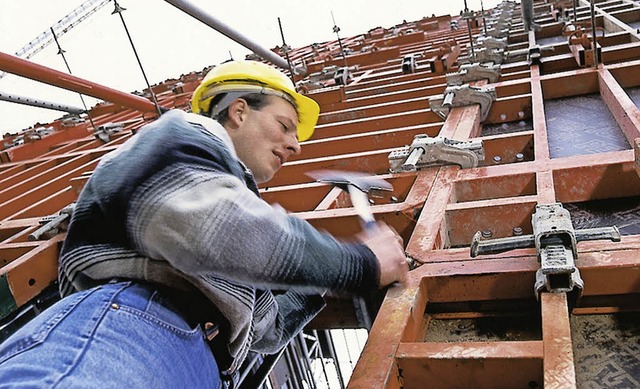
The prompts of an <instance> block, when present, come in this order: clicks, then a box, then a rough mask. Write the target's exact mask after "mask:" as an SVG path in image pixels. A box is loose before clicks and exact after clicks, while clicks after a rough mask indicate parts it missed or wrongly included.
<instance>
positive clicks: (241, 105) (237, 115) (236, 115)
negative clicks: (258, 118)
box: [227, 98, 249, 128]
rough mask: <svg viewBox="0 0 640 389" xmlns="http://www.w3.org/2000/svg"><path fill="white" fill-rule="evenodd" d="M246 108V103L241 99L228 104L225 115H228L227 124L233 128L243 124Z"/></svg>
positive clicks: (247, 106)
mask: <svg viewBox="0 0 640 389" xmlns="http://www.w3.org/2000/svg"><path fill="white" fill-rule="evenodd" d="M248 108H249V105H248V104H247V101H246V100H245V99H242V98H237V99H235V100H233V101H232V102H231V104H229V107H228V108H227V110H228V111H227V113H228V114H229V122H230V124H231V125H232V126H233V127H234V128H238V127H240V126H241V125H242V123H244V120H245V118H246V116H247V112H248Z"/></svg>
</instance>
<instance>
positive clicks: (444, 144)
mask: <svg viewBox="0 0 640 389" xmlns="http://www.w3.org/2000/svg"><path fill="white" fill-rule="evenodd" d="M482 161H484V148H483V144H482V140H469V141H457V140H452V139H448V138H445V137H440V136H439V137H435V138H432V137H430V136H428V135H426V134H419V135H416V136H415V137H414V138H413V142H412V143H411V145H410V146H407V147H404V148H402V149H400V150H394V151H392V152H391V153H390V154H389V171H390V172H391V173H401V172H413V171H416V170H420V169H422V168H425V167H430V166H441V165H460V167H461V168H463V169H466V168H474V167H477V166H478V165H479V164H480V162H482Z"/></svg>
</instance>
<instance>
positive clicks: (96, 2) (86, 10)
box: [0, 0, 111, 79]
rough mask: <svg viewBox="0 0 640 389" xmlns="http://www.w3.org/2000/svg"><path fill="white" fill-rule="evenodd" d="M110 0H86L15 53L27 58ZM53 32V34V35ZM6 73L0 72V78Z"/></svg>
mask: <svg viewBox="0 0 640 389" xmlns="http://www.w3.org/2000/svg"><path fill="white" fill-rule="evenodd" d="M110 1H111V0H87V1H85V2H84V3H82V4H81V5H80V6H79V7H78V8H76V9H74V10H73V11H71V12H70V13H69V14H67V15H66V16H65V17H63V18H62V19H60V20H59V21H58V22H57V23H56V24H54V25H53V26H51V27H50V28H48V29H46V30H45V31H44V32H43V33H42V34H40V35H38V36H37V37H36V38H35V39H33V40H31V41H30V42H29V43H27V44H26V45H25V46H24V47H23V48H21V49H20V50H18V51H17V52H16V53H15V55H16V56H17V57H20V58H23V59H29V58H31V57H33V56H34V55H36V54H37V53H39V52H40V51H42V49H44V48H45V47H47V46H48V45H49V44H51V43H52V42H54V37H60V36H61V35H63V34H65V33H67V32H68V31H69V30H71V29H72V28H73V27H75V26H77V25H78V24H80V22H82V21H83V20H85V19H87V18H88V17H89V16H91V15H93V14H94V13H95V12H96V11H98V10H99V9H100V8H102V7H103V6H105V5H106V4H107V3H108V2H110ZM54 34H55V35H54ZM6 74H7V73H4V72H2V73H0V79H1V78H2V77H4V76H5V75H6Z"/></svg>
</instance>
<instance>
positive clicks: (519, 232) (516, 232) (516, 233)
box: [513, 227, 522, 236]
mask: <svg viewBox="0 0 640 389" xmlns="http://www.w3.org/2000/svg"><path fill="white" fill-rule="evenodd" d="M513 235H514V236H520V235H522V227H513Z"/></svg>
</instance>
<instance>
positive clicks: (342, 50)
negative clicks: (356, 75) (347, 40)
mask: <svg viewBox="0 0 640 389" xmlns="http://www.w3.org/2000/svg"><path fill="white" fill-rule="evenodd" d="M331 20H333V32H335V33H336V36H337V37H338V45H340V53H341V54H342V58H343V59H344V67H345V68H346V67H349V65H348V64H347V54H346V53H345V52H344V47H342V39H340V34H338V33H339V32H340V27H338V25H337V24H336V18H335V17H333V11H331Z"/></svg>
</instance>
